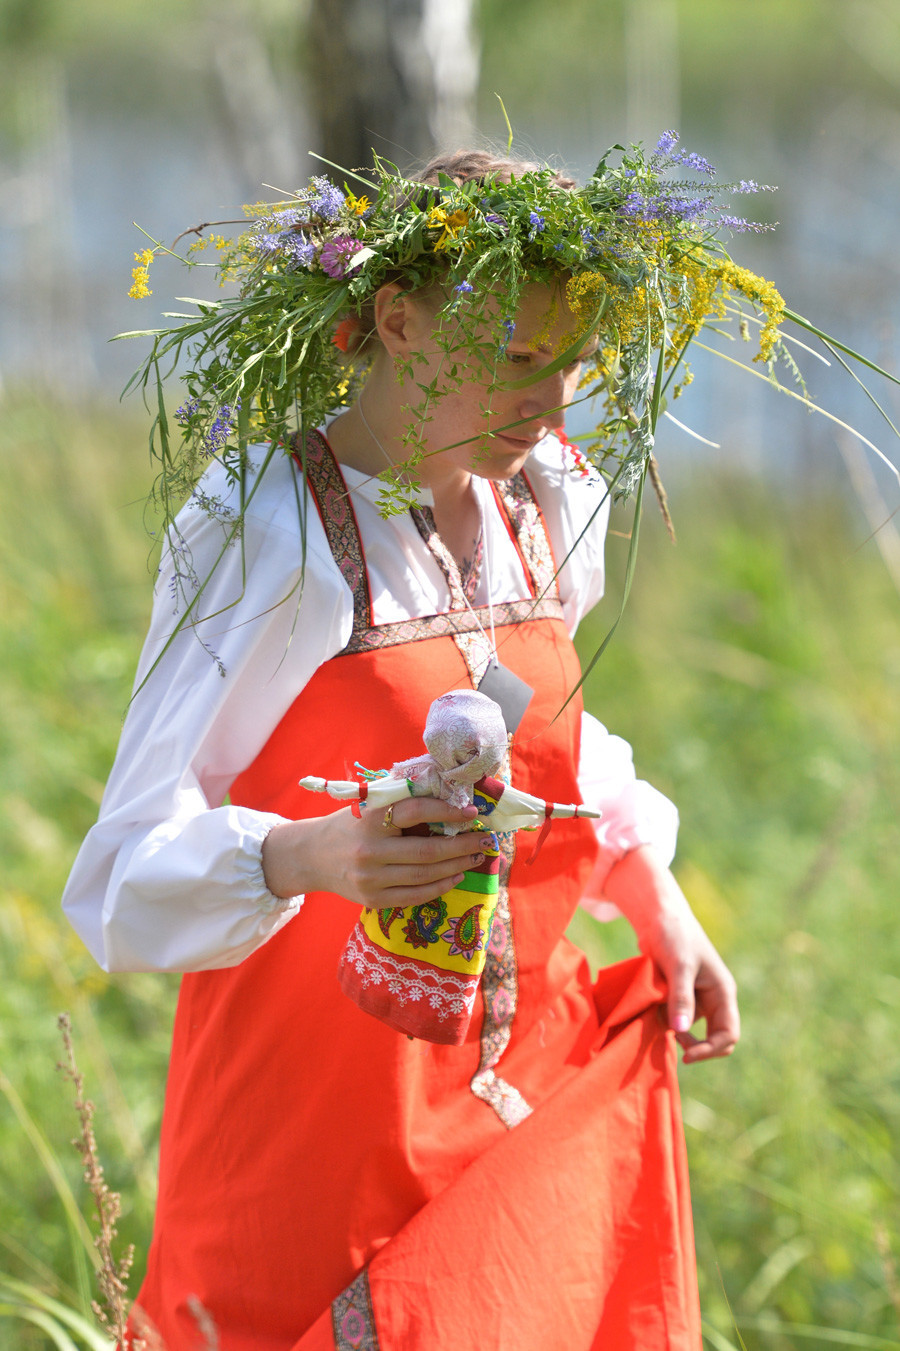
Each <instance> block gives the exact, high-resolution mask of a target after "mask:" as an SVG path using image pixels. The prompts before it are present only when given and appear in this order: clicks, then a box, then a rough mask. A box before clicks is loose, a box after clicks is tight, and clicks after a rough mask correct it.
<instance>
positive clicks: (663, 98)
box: [624, 0, 681, 144]
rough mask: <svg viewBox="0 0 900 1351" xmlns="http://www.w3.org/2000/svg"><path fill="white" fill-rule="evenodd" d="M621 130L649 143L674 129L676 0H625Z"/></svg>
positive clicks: (677, 99) (676, 116) (677, 100)
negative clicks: (623, 98) (622, 124)
mask: <svg viewBox="0 0 900 1351" xmlns="http://www.w3.org/2000/svg"><path fill="white" fill-rule="evenodd" d="M624 17H625V136H626V140H628V141H650V142H651V144H653V143H655V141H656V139H657V137H658V136H659V135H660V133H661V132H663V131H667V130H669V128H672V129H673V130H678V127H679V124H680V119H681V110H680V93H681V79H680V67H679V56H678V0H626V4H625V14H624Z"/></svg>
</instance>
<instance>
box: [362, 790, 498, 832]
mask: <svg viewBox="0 0 900 1351" xmlns="http://www.w3.org/2000/svg"><path fill="white" fill-rule="evenodd" d="M477 815H478V808H477V807H476V806H474V805H472V806H468V807H451V805H450V803H449V802H442V801H441V799H440V798H436V797H407V798H403V799H402V800H401V801H400V802H395V803H394V805H393V809H392V810H391V824H390V825H389V826H387V827H386V829H388V830H390V829H392V828H393V829H394V830H397V831H400V830H408V829H409V827H410V826H420V825H423V824H426V823H428V824H430V823H432V822H435V821H445V822H447V823H448V824H450V825H462V824H464V823H469V822H471V821H474V820H475V818H476V816H477ZM363 816H364V819H370V820H372V821H377V824H378V825H379V826H380V827H382V828H385V827H384V816H382V815H381V814H380V813H379V812H377V811H375V812H373V813H371V817H369V814H368V813H365V812H364V813H363Z"/></svg>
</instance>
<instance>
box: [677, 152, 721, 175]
mask: <svg viewBox="0 0 900 1351" xmlns="http://www.w3.org/2000/svg"><path fill="white" fill-rule="evenodd" d="M673 158H674V159H676V160H677V161H678V163H679V164H685V165H687V167H688V168H689V169H695V170H696V172H697V173H698V174H707V175H708V176H709V177H710V178H715V176H716V171H715V169H714V168H713V166H712V165H711V164H710V162H709V160H708V159H704V158H703V156H702V155H698V154H696V153H695V152H694V151H691V153H690V154H689V155H685V154H681V155H675V156H673Z"/></svg>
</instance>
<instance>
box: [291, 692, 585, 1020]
mask: <svg viewBox="0 0 900 1351" xmlns="http://www.w3.org/2000/svg"><path fill="white" fill-rule="evenodd" d="M424 741H425V746H426V749H427V752H428V753H427V754H426V755H421V756H418V757H416V758H414V759H412V760H402V761H399V762H398V763H397V764H395V765H394V766H393V767H392V768H391V769H390V770H377V771H374V772H372V771H369V770H363V771H362V772H363V775H364V778H363V781H362V783H356V782H352V781H349V780H339V781H335V780H326V779H318V778H304V779H301V780H300V786H301V787H302V788H308V789H310V790H312V791H313V792H319V793H321V792H326V793H328V794H329V796H331V797H333V798H337V799H339V800H342V801H354V800H360V803H361V806H362V805H364V807H365V809H366V810H367V811H382V810H383V811H384V814H385V824H386V825H390V824H391V822H392V815H393V806H394V803H396V802H400V801H401V800H402V799H403V798H406V797H425V796H432V797H438V798H441V799H443V800H444V801H446V802H450V803H452V804H453V805H454V806H458V807H464V806H466V805H468V804H469V803H472V802H474V803H475V805H476V806H477V807H478V816H477V817H476V818H475V819H474V820H473V821H471V822H469V823H467V824H465V825H462V826H460V825H446V826H445V825H441V824H434V825H431V826H430V827H429V826H416V827H413V828H412V830H410V831H409V832H408V833H410V834H413V833H424V834H428V833H429V831H430V832H431V833H434V834H451V833H458V832H459V831H460V830H478V831H487V830H490V831H491V844H490V845H489V846H487V847H486V848H485V849H484V851H483V853H484V861H483V862H482V863H481V864H479V865H478V866H477V867H474V868H470V869H467V870H466V873H465V875H464V877H463V879H462V881H461V882H460V883H459V885H458V886H456V887H453V888H452V890H450V891H448V892H446V893H445V894H444V895H443V896H438V897H436V898H435V899H434V900H433V901H427V902H426V903H425V904H423V905H415V906H409V907H407V908H405V909H403V908H401V907H399V906H394V907H392V908H390V909H387V910H371V909H364V910H363V911H362V913H361V915H360V917H359V920H358V921H357V923H356V925H355V927H354V929H353V931H352V933H351V934H350V937H349V939H348V940H347V944H346V946H345V948H344V951H343V953H342V954H341V960H340V963H339V966H338V980H339V981H340V984H341V988H342V989H343V991H344V993H345V994H347V995H349V997H350V998H351V999H352V1000H353V1001H354V1002H355V1003H356V1004H358V1005H359V1007H360V1008H361V1009H363V1010H364V1011H365V1012H366V1013H371V1014H373V1015H374V1016H375V1017H376V1018H380V1019H381V1021H382V1022H385V1023H387V1024H388V1026H389V1027H392V1028H394V1029H395V1030H396V1031H398V1032H405V1033H406V1034H407V1036H410V1037H420V1038H422V1039H423V1040H424V1041H432V1042H438V1043H443V1044H446V1045H451V1046H459V1045H461V1044H462V1043H463V1042H464V1041H465V1039H466V1033H467V1030H468V1026H469V1021H470V1019H471V1016H472V1009H473V1006H474V1003H475V995H476V992H477V990H478V984H479V981H480V979H481V973H482V971H483V970H484V964H485V960H486V956H487V947H488V943H489V941H490V934H491V925H492V923H493V918H494V912H495V910H496V907H497V898H498V894H499V884H500V863H501V842H500V839H499V838H498V837H499V836H501V835H506V834H508V833H511V832H513V831H516V830H521V829H526V830H534V829H535V828H537V827H538V826H539V825H541V824H542V823H544V826H545V828H546V826H548V825H549V822H550V819H551V817H569V818H571V817H575V816H589V817H596V816H598V815H599V813H598V812H594V811H589V810H588V809H587V808H585V807H582V806H574V805H567V806H560V805H556V804H554V803H547V802H544V801H543V800H542V799H541V798H537V797H533V796H532V795H531V794H530V793H524V792H522V791H521V790H520V789H517V788H515V787H514V786H513V785H512V784H510V783H507V782H505V781H504V776H507V777H508V755H507V732H506V726H505V724H504V720H503V715H502V713H501V711H500V708H499V706H498V705H497V704H496V703H495V702H494V701H493V699H489V698H488V697H487V695H485V694H481V693H479V692H478V691H477V690H459V691H453V692H452V693H450V694H444V695H441V697H440V698H439V699H435V701H434V703H433V704H432V705H431V708H430V709H429V712H428V718H427V721H426V724H425V733H424ZM540 843H541V840H540V838H539V840H538V848H539V847H540Z"/></svg>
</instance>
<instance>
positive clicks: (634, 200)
mask: <svg viewBox="0 0 900 1351" xmlns="http://www.w3.org/2000/svg"><path fill="white" fill-rule="evenodd" d="M648 209H649V208H648V204H647V200H646V198H645V197H643V196H642V195H641V193H639V192H629V193H628V195H627V196H626V198H625V201H624V202H623V203H622V205H621V206H620V207H619V213H620V214H621V215H623V216H642V217H644V218H646V216H647V213H648Z"/></svg>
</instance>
